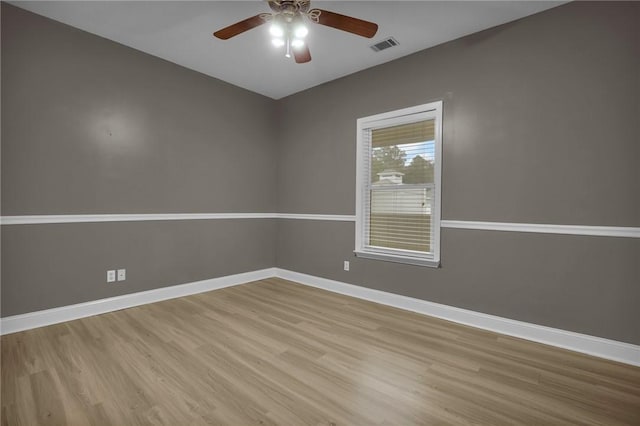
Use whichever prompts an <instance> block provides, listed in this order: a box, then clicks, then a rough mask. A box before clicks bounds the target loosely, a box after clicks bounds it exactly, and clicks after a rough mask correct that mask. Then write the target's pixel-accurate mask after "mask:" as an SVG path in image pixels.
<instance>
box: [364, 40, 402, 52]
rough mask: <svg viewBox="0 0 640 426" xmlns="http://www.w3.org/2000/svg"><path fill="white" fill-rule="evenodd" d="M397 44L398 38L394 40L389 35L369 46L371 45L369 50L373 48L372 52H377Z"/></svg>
mask: <svg viewBox="0 0 640 426" xmlns="http://www.w3.org/2000/svg"><path fill="white" fill-rule="evenodd" d="M398 44H399V43H398V40H396V39H395V38H393V37H389V38H388V39H385V40H382V41H379V42H377V43H376V44H374V45H372V46H370V47H371V50H373V51H374V52H379V51H381V50H384V49H388V48H390V47H393V46H397V45H398Z"/></svg>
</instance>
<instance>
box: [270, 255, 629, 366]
mask: <svg viewBox="0 0 640 426" xmlns="http://www.w3.org/2000/svg"><path fill="white" fill-rule="evenodd" d="M275 272H276V275H277V276H278V277H280V278H283V279H287V280H291V281H295V282H298V283H301V284H304V285H308V286H311V287H317V288H321V289H323V290H328V291H332V292H334V293H340V294H344V295H347V296H352V297H357V298H359V299H364V300H369V301H372V302H376V303H380V304H383V305H388V306H393V307H396V308H400V309H404V310H407V311H412V312H417V313H420V314H423V315H429V316H432V317H436V318H442V319H445V320H448V321H453V322H456V323H459V324H465V325H469V326H471V327H476V328H481V329H484V330H489V331H493V332H496V333H501V334H506V335H509V336H514V337H519V338H522V339H526V340H532V341H534V342H539V343H544V344H547V345H551V346H556V347H560V348H564V349H569V350H572V351H576V352H581V353H585V354H588V355H593V356H596V357H600V358H605V359H610V360H614V361H619V362H623V363H625V364H631V365H636V366H640V346H637V345H632V344H630V343H624V342H618V341H615V340H609V339H604V338H601V337H594V336H589V335H586V334H580V333H575V332H571V331H565V330H560V329H557V328H551V327H545V326H542V325H536V324H531V323H527V322H522V321H516V320H512V319H508V318H502V317H498V316H494V315H488V314H483V313H480V312H474V311H469V310H466V309H461V308H456V307H453V306H447V305H442V304H439V303H433V302H429V301H426V300H421V299H415V298H412V297H407V296H402V295H398V294H393V293H387V292H384V291H380V290H373V289H369V288H366V287H361V286H357V285H353V284H347V283H343V282H340V281H334V280H329V279H326V278H320V277H316V276H313V275H307V274H302V273H299V272H293V271H288V270H285V269H280V268H276V269H275Z"/></svg>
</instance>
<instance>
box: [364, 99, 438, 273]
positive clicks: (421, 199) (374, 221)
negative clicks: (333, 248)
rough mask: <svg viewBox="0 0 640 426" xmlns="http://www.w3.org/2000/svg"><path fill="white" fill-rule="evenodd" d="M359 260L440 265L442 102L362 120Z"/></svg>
mask: <svg viewBox="0 0 640 426" xmlns="http://www.w3.org/2000/svg"><path fill="white" fill-rule="evenodd" d="M357 135H358V136H357V137H358V141H357V142H358V164H357V178H356V182H357V190H356V250H355V253H356V256H358V257H365V258H370V259H379V260H388V261H392V262H400V263H410V264H414V265H424V266H433V267H437V266H438V265H439V263H440V176H441V171H440V169H441V156H442V153H441V152H442V101H439V102H433V103H430V104H426V105H420V106H417V107H412V108H406V109H402V110H398V111H393V112H389V113H384V114H379V115H374V116H371V117H365V118H361V119H359V120H358V134H357Z"/></svg>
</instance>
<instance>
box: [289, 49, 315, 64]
mask: <svg viewBox="0 0 640 426" xmlns="http://www.w3.org/2000/svg"><path fill="white" fill-rule="evenodd" d="M293 57H294V58H295V60H296V63H297V64H304V63H306V62H309V61H311V52H309V47H308V46H307V45H306V44H305V45H304V46H302V47H297V48H295V49H293Z"/></svg>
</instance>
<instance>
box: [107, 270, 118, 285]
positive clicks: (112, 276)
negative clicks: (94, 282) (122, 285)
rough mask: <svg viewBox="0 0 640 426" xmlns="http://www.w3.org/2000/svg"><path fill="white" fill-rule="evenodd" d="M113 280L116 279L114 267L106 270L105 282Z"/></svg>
mask: <svg viewBox="0 0 640 426" xmlns="http://www.w3.org/2000/svg"><path fill="white" fill-rule="evenodd" d="M115 280H116V271H115V269H112V270H110V271H107V282H108V283H112V282H114V281H115Z"/></svg>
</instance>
